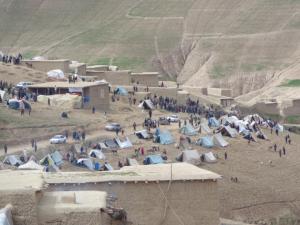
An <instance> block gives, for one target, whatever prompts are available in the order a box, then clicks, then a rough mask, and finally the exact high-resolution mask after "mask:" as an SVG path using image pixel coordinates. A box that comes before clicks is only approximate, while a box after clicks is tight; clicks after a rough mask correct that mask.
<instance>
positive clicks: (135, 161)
mask: <svg viewBox="0 0 300 225" xmlns="http://www.w3.org/2000/svg"><path fill="white" fill-rule="evenodd" d="M126 162H127V164H128V165H129V166H137V165H139V163H138V161H137V160H136V159H132V158H126Z"/></svg>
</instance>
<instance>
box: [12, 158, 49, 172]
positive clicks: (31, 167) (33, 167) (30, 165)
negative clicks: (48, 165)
mask: <svg viewBox="0 0 300 225" xmlns="http://www.w3.org/2000/svg"><path fill="white" fill-rule="evenodd" d="M18 169H19V170H44V166H41V165H40V164H37V163H36V162H35V161H33V160H29V161H28V162H27V163H25V164H23V165H21V166H19V167H18Z"/></svg>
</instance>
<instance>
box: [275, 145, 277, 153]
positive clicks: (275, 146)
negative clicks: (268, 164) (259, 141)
mask: <svg viewBox="0 0 300 225" xmlns="http://www.w3.org/2000/svg"><path fill="white" fill-rule="evenodd" d="M276 150H277V144H274V151H275V152H276Z"/></svg>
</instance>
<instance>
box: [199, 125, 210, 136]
mask: <svg viewBox="0 0 300 225" xmlns="http://www.w3.org/2000/svg"><path fill="white" fill-rule="evenodd" d="M200 127H201V133H206V134H210V133H211V129H210V128H209V127H208V125H207V124H205V123H201V124H200Z"/></svg>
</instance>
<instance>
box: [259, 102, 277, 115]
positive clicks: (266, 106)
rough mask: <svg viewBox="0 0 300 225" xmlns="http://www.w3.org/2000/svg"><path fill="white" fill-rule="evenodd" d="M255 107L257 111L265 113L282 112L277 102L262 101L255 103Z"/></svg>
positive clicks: (275, 113)
mask: <svg viewBox="0 0 300 225" xmlns="http://www.w3.org/2000/svg"><path fill="white" fill-rule="evenodd" d="M254 109H255V110H256V111H257V112H260V113H265V114H271V115H279V114H280V111H279V108H278V103H277V102H268V103H265V102H260V103H257V104H255V106H254Z"/></svg>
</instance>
